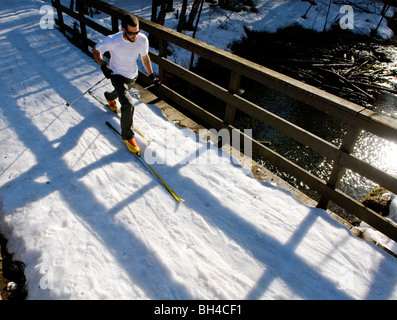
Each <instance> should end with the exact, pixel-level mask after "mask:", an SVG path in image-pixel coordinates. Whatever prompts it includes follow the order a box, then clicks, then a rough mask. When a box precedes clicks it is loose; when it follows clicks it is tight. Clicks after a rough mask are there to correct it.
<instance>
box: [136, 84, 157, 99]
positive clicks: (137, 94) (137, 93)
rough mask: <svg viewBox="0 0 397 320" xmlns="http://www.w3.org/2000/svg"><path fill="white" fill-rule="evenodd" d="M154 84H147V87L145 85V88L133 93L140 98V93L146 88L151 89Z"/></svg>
mask: <svg viewBox="0 0 397 320" xmlns="http://www.w3.org/2000/svg"><path fill="white" fill-rule="evenodd" d="M153 86H154V83H153V84H151V85H150V86H147V87H145V88H142V89H140V90H138V91H136V92H134V93H133V94H132V95H133V96H135V97H136V98H138V99H139V93H140V92H142V91H145V90H148V89H150V88H151V87H153Z"/></svg>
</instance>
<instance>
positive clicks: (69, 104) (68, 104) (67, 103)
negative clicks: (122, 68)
mask: <svg viewBox="0 0 397 320" xmlns="http://www.w3.org/2000/svg"><path fill="white" fill-rule="evenodd" d="M105 79H106V77H104V78H103V79H102V80H99V81H98V82H97V83H95V84H94V85H93V86H92V87H91V88H89V89H88V90H87V91H85V92H84V93H82V94H81V95H80V96H79V97H77V98H76V99H75V100H74V101H73V102H72V103H69V102H66V106H68V107H70V106H71V105H72V104H73V103H75V102H76V101H77V100H79V99H80V98H81V97H82V96H84V95H85V94H86V93H87V92H89V91H91V90H92V89H93V88H94V87H96V86H97V85H98V84H100V83H101V82H102V81H103V80H105Z"/></svg>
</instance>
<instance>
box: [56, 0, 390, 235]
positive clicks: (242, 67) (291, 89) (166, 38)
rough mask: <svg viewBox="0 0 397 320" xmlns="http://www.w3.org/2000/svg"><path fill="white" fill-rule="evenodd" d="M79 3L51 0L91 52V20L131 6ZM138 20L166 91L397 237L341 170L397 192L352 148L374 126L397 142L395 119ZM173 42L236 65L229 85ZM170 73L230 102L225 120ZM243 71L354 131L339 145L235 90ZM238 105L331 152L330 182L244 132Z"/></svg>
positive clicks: (64, 27)
mask: <svg viewBox="0 0 397 320" xmlns="http://www.w3.org/2000/svg"><path fill="white" fill-rule="evenodd" d="M78 4H79V5H78V8H79V9H78V10H77V11H74V10H71V9H69V8H67V7H65V6H64V5H62V4H61V0H53V1H52V5H53V7H54V8H56V10H57V13H58V18H57V19H56V23H57V25H58V26H59V29H60V31H61V32H63V33H64V34H66V35H67V34H69V36H71V37H73V36H77V37H79V38H80V39H81V41H80V46H81V49H82V50H83V51H84V52H86V53H87V54H89V55H91V50H90V48H91V47H93V46H94V45H95V42H94V41H93V40H92V39H90V38H88V37H87V27H89V28H91V29H93V30H96V31H97V32H99V33H101V34H103V35H108V34H111V33H115V32H118V31H119V21H120V20H121V18H122V16H123V15H124V14H125V13H127V12H126V11H124V10H122V9H119V8H116V7H114V6H112V5H109V4H107V3H105V2H103V1H100V0H79V1H78ZM87 7H92V8H95V9H97V10H99V11H101V12H103V13H105V14H108V15H109V16H110V17H111V29H108V28H106V27H104V26H102V25H100V24H98V23H96V22H95V21H93V20H92V19H90V18H89V17H88V16H87V15H86V14H85V13H84V12H85V9H86V8H87ZM64 14H66V15H68V16H69V17H71V18H73V19H74V20H75V21H77V22H78V24H79V30H77V31H76V30H75V28H72V27H71V26H70V25H68V24H65V22H64V18H63V15H64ZM138 18H139V17H138ZM139 21H140V28H141V29H142V30H143V31H146V32H148V33H149V34H150V35H151V36H155V37H156V38H157V39H158V40H159V54H155V53H153V52H150V56H151V59H152V61H153V63H155V64H157V65H158V66H159V75H160V78H161V80H162V85H161V86H160V87H159V89H158V91H159V93H160V96H163V97H166V98H168V99H170V100H172V101H174V102H175V103H177V104H178V105H180V106H182V107H183V108H185V109H186V110H188V111H189V112H191V113H192V114H194V115H195V116H197V117H198V118H200V119H201V120H202V121H204V122H205V123H207V124H209V125H210V126H212V127H213V128H216V129H217V130H220V129H223V128H227V129H228V130H230V131H234V132H238V134H240V136H241V138H242V140H244V139H249V140H250V142H252V149H253V150H252V151H253V152H254V153H255V154H258V155H260V156H262V157H263V158H264V159H266V160H267V161H269V162H270V163H271V164H273V165H274V166H276V167H277V168H278V169H280V170H282V171H284V172H287V173H289V174H291V175H293V176H294V177H295V178H297V179H298V180H300V181H302V182H304V183H305V184H307V185H308V186H309V187H310V188H312V189H314V190H316V191H317V192H318V193H319V194H320V195H321V199H320V201H319V203H318V207H321V208H326V207H327V206H328V203H329V201H332V202H334V203H336V204H337V205H339V206H340V207H342V208H344V209H345V210H346V211H347V212H349V213H351V214H353V215H355V216H356V217H358V218H359V219H361V220H363V221H365V222H367V223H368V224H369V225H371V226H372V227H374V228H375V229H377V230H379V231H380V232H382V233H383V234H385V235H387V236H388V237H389V238H391V239H393V240H395V241H397V226H396V225H395V224H393V223H391V222H390V221H389V220H387V219H386V218H384V217H382V216H381V215H379V214H378V213H376V212H374V211H373V210H371V209H369V208H367V207H365V206H364V205H363V204H362V203H360V202H359V201H357V200H355V199H353V198H352V197H350V196H349V195H347V194H345V193H343V192H342V191H341V190H339V189H338V188H337V186H338V183H339V180H340V177H341V176H342V174H343V172H344V170H345V169H346V168H348V169H351V170H352V171H354V172H356V173H359V174H360V175H362V176H364V177H366V178H368V179H370V180H372V181H374V182H375V183H377V184H379V185H380V186H382V187H384V188H386V189H388V190H390V191H391V192H393V193H394V194H397V178H396V177H394V176H391V175H389V174H387V173H385V172H384V171H383V170H380V169H377V168H375V167H373V166H372V165H371V164H369V163H366V162H364V161H362V160H360V159H358V158H357V157H355V156H354V155H352V154H351V151H352V150H353V148H354V145H355V142H356V139H357V137H358V135H359V134H360V132H361V131H362V130H365V131H368V132H372V133H374V134H375V135H377V136H379V137H382V138H384V139H387V140H390V141H396V142H397V121H396V120H394V119H392V118H387V117H384V116H382V115H378V114H376V113H374V112H372V111H370V110H368V109H366V108H364V107H361V106H358V105H356V104H354V103H351V102H348V101H346V100H344V99H342V98H339V97H337V96H335V95H332V94H329V93H327V92H325V91H323V90H320V89H317V88H315V87H313V86H310V85H308V84H305V83H302V82H300V81H298V80H295V79H292V78H290V77H288V76H285V75H283V74H280V73H278V72H275V71H272V70H270V69H268V68H266V67H263V66H261V65H258V64H256V63H253V62H251V61H248V60H246V59H243V58H241V57H238V56H236V55H234V54H232V53H229V52H226V51H223V50H220V49H218V48H215V47H213V46H210V45H208V44H206V43H203V42H201V41H198V40H195V39H193V38H191V37H189V36H186V35H184V34H181V33H179V32H177V31H175V30H171V29H169V28H166V27H164V26H161V25H158V24H156V23H154V22H151V21H148V20H145V19H143V18H139ZM76 33H77V34H76ZM168 43H172V44H174V45H176V46H179V47H181V48H183V49H186V50H188V51H190V52H191V53H194V54H195V55H198V56H200V57H202V58H205V59H207V60H209V61H211V62H213V63H216V64H218V65H220V66H222V67H223V68H225V69H227V70H230V82H229V83H230V84H229V87H227V88H224V87H222V86H220V85H218V84H215V83H213V82H211V81H209V80H208V79H206V78H204V77H202V76H199V75H198V74H196V73H194V72H192V71H190V70H188V69H186V68H184V67H182V66H180V65H178V64H176V63H175V62H172V61H171V60H169V59H167V45H168ZM166 74H169V75H172V76H173V77H178V78H180V79H182V80H184V81H186V82H188V83H190V84H191V85H194V86H197V87H199V88H201V89H203V90H205V91H206V92H208V93H209V94H211V95H213V96H214V97H216V98H218V99H219V100H221V101H224V102H225V104H226V112H225V115H224V117H223V118H222V119H221V118H219V117H218V116H216V115H214V114H213V113H211V112H210V111H208V110H206V109H204V108H202V107H200V106H199V105H197V104H196V103H194V102H192V101H190V100H189V99H187V98H186V97H184V96H183V95H182V94H180V93H178V92H176V91H174V90H173V89H172V88H171V87H169V86H167V82H166V79H167V77H166ZM242 75H244V77H245V78H249V79H251V80H254V81H256V82H258V83H260V84H263V85H266V86H268V87H270V88H272V89H274V90H276V91H279V92H281V93H283V94H285V95H287V96H290V97H292V98H294V99H297V100H299V101H301V102H303V103H305V104H307V105H309V106H311V107H314V108H317V109H319V110H322V111H324V112H326V113H328V114H331V115H333V116H334V117H336V118H338V119H340V120H341V121H343V122H344V123H346V124H347V134H346V135H345V137H344V138H343V142H342V144H341V146H340V147H338V146H336V145H334V144H332V143H330V142H328V141H326V140H324V139H322V138H320V137H318V136H316V135H314V134H312V133H310V132H308V131H306V130H304V129H302V128H300V127H298V126H297V125H295V124H293V123H291V122H289V121H287V120H285V119H283V118H281V117H279V116H277V115H275V114H273V113H272V112H270V111H268V110H266V109H264V108H262V107H260V106H258V105H256V104H254V103H252V102H250V101H248V100H246V99H244V98H242V97H240V96H239V95H238V94H236V92H238V89H239V85H240V80H241V77H242ZM141 78H142V79H143V81H144V82H146V83H147V81H148V79H147V77H146V75H144V74H143V73H141ZM236 110H240V111H242V112H244V113H245V114H247V115H249V116H250V117H252V118H254V119H256V120H259V121H261V122H263V123H265V124H266V125H268V126H271V127H273V128H274V129H276V130H277V131H279V132H280V133H282V134H284V135H285V136H288V137H290V138H292V139H294V140H295V141H297V142H299V143H301V144H303V145H304V146H307V147H310V148H311V149H312V150H314V151H316V152H317V153H319V154H321V155H323V156H325V157H326V158H327V159H329V160H332V161H333V169H332V172H331V175H330V177H329V179H328V181H324V180H322V179H320V178H318V177H316V176H314V175H313V174H311V173H309V172H307V171H306V170H305V169H303V168H301V167H300V166H298V165H297V164H295V163H293V162H291V161H290V160H288V159H286V158H285V157H283V156H282V155H280V154H278V153H277V152H275V151H273V150H271V149H270V148H268V147H266V146H264V145H263V144H261V143H260V142H258V141H256V140H254V139H252V138H251V137H247V136H245V135H244V134H243V133H242V132H241V131H240V130H238V129H237V128H235V127H234V126H233V124H234V120H235V113H236Z"/></svg>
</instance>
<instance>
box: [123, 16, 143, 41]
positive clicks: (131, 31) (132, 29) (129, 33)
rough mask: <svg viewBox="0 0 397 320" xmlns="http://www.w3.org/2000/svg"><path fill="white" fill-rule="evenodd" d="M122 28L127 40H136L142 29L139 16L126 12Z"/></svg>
mask: <svg viewBox="0 0 397 320" xmlns="http://www.w3.org/2000/svg"><path fill="white" fill-rule="evenodd" d="M121 30H122V31H123V33H124V38H125V39H126V40H128V41H131V42H135V41H136V38H137V36H138V33H139V31H140V30H139V20H138V19H137V17H136V16H134V15H131V14H125V15H124V16H123V19H122V20H121Z"/></svg>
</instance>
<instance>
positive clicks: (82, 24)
mask: <svg viewBox="0 0 397 320" xmlns="http://www.w3.org/2000/svg"><path fill="white" fill-rule="evenodd" d="M76 5H77V11H78V13H79V22H80V35H81V50H82V51H83V52H84V53H88V41H87V28H86V25H85V21H84V19H85V16H84V12H85V4H84V3H83V2H81V1H78V2H77V3H76Z"/></svg>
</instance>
